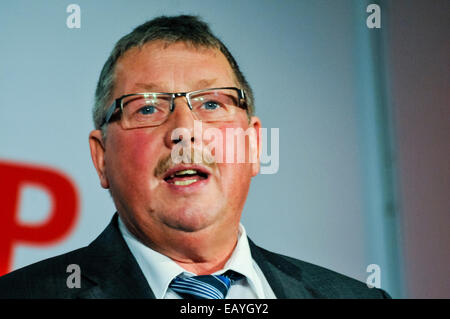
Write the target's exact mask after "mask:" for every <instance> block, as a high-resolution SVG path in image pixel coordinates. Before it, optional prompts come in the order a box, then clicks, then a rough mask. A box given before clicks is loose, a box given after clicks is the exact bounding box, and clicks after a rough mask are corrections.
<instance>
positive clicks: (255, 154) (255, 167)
mask: <svg viewBox="0 0 450 319" xmlns="http://www.w3.org/2000/svg"><path fill="white" fill-rule="evenodd" d="M249 127H250V128H252V129H253V131H254V134H252V137H251V138H250V153H251V154H250V159H251V163H252V164H251V165H252V176H256V175H258V173H259V166H260V162H259V156H260V154H261V138H260V134H259V131H260V129H261V121H260V119H259V118H258V117H257V116H252V117H251V118H250V123H249Z"/></svg>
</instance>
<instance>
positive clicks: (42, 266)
mask: <svg viewBox="0 0 450 319" xmlns="http://www.w3.org/2000/svg"><path fill="white" fill-rule="evenodd" d="M85 252H86V247H84V248H80V249H77V250H74V251H71V252H68V253H65V254H62V255H59V256H56V257H51V258H48V259H44V260H42V261H39V262H36V263H34V264H31V265H28V266H25V267H23V268H20V269H17V270H15V271H12V272H10V273H8V274H6V275H4V276H2V277H0V298H10V299H23V298H73V292H74V289H71V288H69V287H68V286H67V278H68V277H69V276H70V275H71V273H72V272H73V270H70V269H69V272H68V268H67V267H68V266H69V265H71V264H76V265H79V266H80V265H82V263H83V255H84V254H85ZM81 267H82V266H81ZM84 286H86V285H84ZM75 290H76V289H75Z"/></svg>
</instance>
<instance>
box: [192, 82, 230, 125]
mask: <svg viewBox="0 0 450 319" xmlns="http://www.w3.org/2000/svg"><path fill="white" fill-rule="evenodd" d="M190 100H191V105H192V111H193V112H194V113H195V114H196V115H197V116H198V118H199V119H200V120H203V121H210V122H214V121H227V120H231V119H233V116H234V115H235V113H236V110H237V107H238V106H239V95H238V92H237V91H236V90H231V89H214V90H208V91H203V92H199V93H195V94H192V95H191V96H190Z"/></svg>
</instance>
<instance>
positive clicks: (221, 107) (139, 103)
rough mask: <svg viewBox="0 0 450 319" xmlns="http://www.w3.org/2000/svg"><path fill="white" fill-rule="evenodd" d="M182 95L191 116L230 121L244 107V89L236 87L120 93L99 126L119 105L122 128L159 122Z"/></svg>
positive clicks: (155, 124) (208, 120) (107, 119)
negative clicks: (175, 91) (176, 91)
mask: <svg viewBox="0 0 450 319" xmlns="http://www.w3.org/2000/svg"><path fill="white" fill-rule="evenodd" d="M182 96H184V97H186V100H187V104H188V106H189V109H190V110H191V111H192V113H194V116H195V117H196V118H197V119H198V120H201V121H205V122H218V121H231V120H233V119H234V116H235V114H236V112H237V110H238V108H242V109H244V110H247V104H246V101H245V93H244V90H241V89H238V88H235V87H223V88H211V89H205V90H199V91H192V92H184V93H134V94H126V95H123V96H121V97H119V98H118V99H116V100H115V101H114V102H113V103H112V104H111V106H110V107H109V108H108V111H107V113H106V116H105V119H104V121H103V123H102V126H103V125H104V124H106V123H109V122H110V121H111V120H112V117H113V115H114V114H117V113H118V112H115V111H116V110H117V109H119V108H120V111H121V112H122V119H121V120H122V122H121V124H122V126H123V128H125V129H131V128H139V127H150V126H158V125H161V124H162V123H164V122H165V121H166V120H167V118H168V117H169V115H170V113H172V112H173V111H174V109H175V103H174V100H175V98H177V97H182Z"/></svg>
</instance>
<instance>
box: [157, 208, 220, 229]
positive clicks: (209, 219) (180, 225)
mask: <svg viewBox="0 0 450 319" xmlns="http://www.w3.org/2000/svg"><path fill="white" fill-rule="evenodd" d="M217 218H218V213H217V212H216V213H215V212H213V211H212V210H201V209H186V208H184V209H182V210H178V211H175V212H171V213H169V214H167V215H166V218H164V222H165V224H166V225H167V226H169V227H170V228H173V229H176V230H180V231H184V232H189V233H191V232H196V231H200V230H202V229H205V228H207V227H208V226H210V225H212V224H213V223H214V221H216V220H217Z"/></svg>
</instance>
